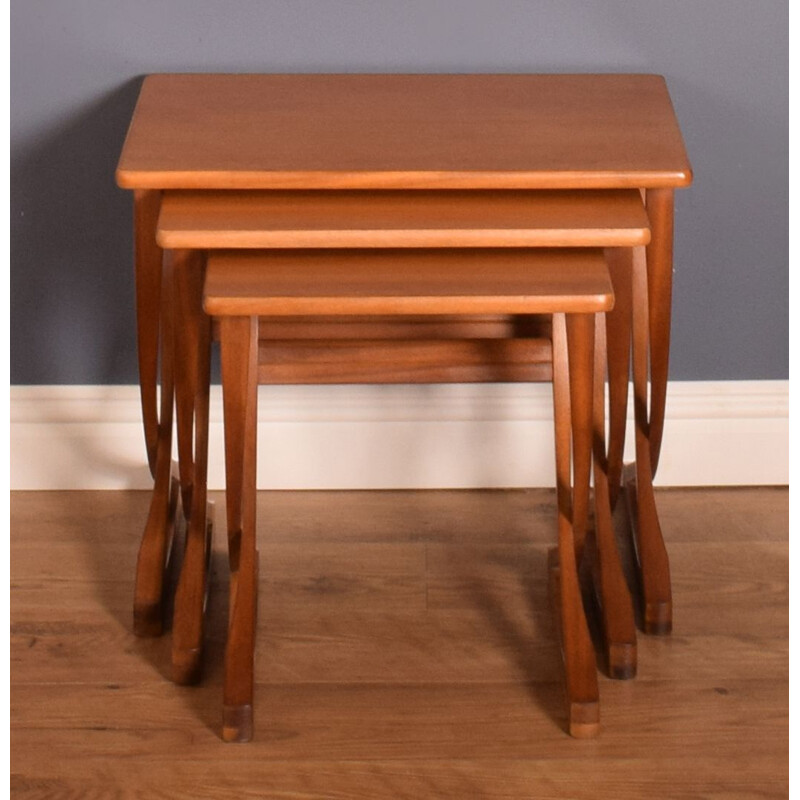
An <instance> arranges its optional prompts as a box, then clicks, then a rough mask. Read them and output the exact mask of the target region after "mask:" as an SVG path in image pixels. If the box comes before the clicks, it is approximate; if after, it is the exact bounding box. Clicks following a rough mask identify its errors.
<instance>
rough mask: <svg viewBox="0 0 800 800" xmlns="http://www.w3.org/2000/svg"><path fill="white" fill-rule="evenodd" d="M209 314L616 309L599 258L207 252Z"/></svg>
mask: <svg viewBox="0 0 800 800" xmlns="http://www.w3.org/2000/svg"><path fill="white" fill-rule="evenodd" d="M203 298H204V301H203V305H204V308H205V310H206V312H207V313H208V314H211V315H220V316H228V315H234V316H237V315H255V316H261V315H264V316H273V315H274V316H282V315H289V316H294V315H298V314H299V315H309V316H317V315H322V316H325V317H327V316H329V315H331V314H345V315H360V314H365V315H382V314H386V315H394V314H400V315H408V314H436V315H440V314H553V313H558V312H561V313H576V314H594V313H597V312H600V311H608V310H609V309H611V308H612V307H613V305H614V291H613V288H612V285H611V278H610V276H609V273H608V269H607V267H606V262H605V259H604V257H603V251H602V250H595V249H592V248H586V247H583V248H580V249H569V248H560V249H558V250H548V249H544V248H537V249H523V250H518V249H508V248H503V249H494V248H484V249H480V250H464V249H463V248H459V249H455V250H449V249H436V250H364V249H359V250H214V251H211V253H209V256H208V265H207V269H206V276H205V287H204V292H203Z"/></svg>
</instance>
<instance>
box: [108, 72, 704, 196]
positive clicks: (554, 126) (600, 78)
mask: <svg viewBox="0 0 800 800" xmlns="http://www.w3.org/2000/svg"><path fill="white" fill-rule="evenodd" d="M691 180H692V172H691V166H690V164H689V161H688V158H687V156H686V151H685V149H684V145H683V140H682V137H681V134H680V130H679V128H678V124H677V121H676V119H675V114H674V111H673V108H672V103H671V101H670V98H669V94H668V92H667V87H666V84H665V81H664V79H663V78H662V77H660V76H658V75H629V74H617V75H610V74H608V75H452V74H447V75H445V74H442V75H363V74H347V75H341V74H340V75H319V74H315V75H297V74H295V75H226V74H161V75H150V76H148V77H147V78H145V80H144V83H143V85H142V89H141V93H140V95H139V100H138V103H137V105H136V109H135V112H134V116H133V119H132V122H131V125H130V128H129V131H128V135H127V138H126V141H125V145H124V148H123V151H122V155H121V157H120V161H119V165H118V168H117V182H118V184H119V185H120V186H122V187H123V188H128V189H326V188H327V189H330V188H339V189H345V188H356V189H366V188H372V189H380V188H384V189H389V188H415V189H423V188H428V189H444V188H450V189H478V188H486V189H502V188H505V189H523V188H527V189H554V188H562V189H574V188H586V189H596V188H634V187H635V188H664V187H680V186H687V185H688V184H689V183H691Z"/></svg>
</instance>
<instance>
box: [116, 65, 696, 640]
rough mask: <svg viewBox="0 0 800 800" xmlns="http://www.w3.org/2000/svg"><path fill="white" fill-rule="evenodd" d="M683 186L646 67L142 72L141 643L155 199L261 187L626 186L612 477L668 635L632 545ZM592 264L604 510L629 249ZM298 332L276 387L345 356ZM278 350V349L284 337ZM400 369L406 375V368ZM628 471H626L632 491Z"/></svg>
mask: <svg viewBox="0 0 800 800" xmlns="http://www.w3.org/2000/svg"><path fill="white" fill-rule="evenodd" d="M691 179H692V173H691V167H690V165H689V162H688V159H687V157H686V154H685V150H684V147H683V142H682V139H681V135H680V131H679V128H678V125H677V122H676V120H675V115H674V112H673V110H672V105H671V102H670V99H669V95H668V92H667V89H666V85H665V83H664V80H663V79H662V78H660V77H659V76H654V75H503V76H501V75H435V76H433V75H279V76H277V75H153V76H149V77H147V78H146V79H145V81H144V84H143V86H142V90H141V93H140V98H139V101H138V103H137V107H136V110H135V113H134V117H133V120H132V123H131V126H130V129H129V132H128V136H127V138H126V142H125V146H124V148H123V153H122V156H121V158H120V162H119V166H118V170H117V180H118V183H119V185H121V186H124V187H126V188H130V189H133V190H134V196H135V208H134V224H135V247H136V252H135V265H136V286H137V332H138V343H139V368H140V383H141V388H142V409H143V421H144V428H145V442H146V445H147V453H148V460H149V463H150V466H151V471H153V473H154V477H155V482H156V491H155V492H154V495H153V500H152V505H151V512H150V516H149V520H148V526H147V529H146V532H145V535H144V537H143V541H142V552H141V555H140V565H139V570H138V574H137V588H136V603H135V609H136V610H135V627H136V629H137V630H138V631H140V632H142V633H145V632H148V631H149V632H151V633H154V632H156V630H157V629H158V628H159V626H160V623H158V624H155V623H151V622H150V620H153V619H157V618H158V614H159V609H160V606H161V597H160V595H159V592H160V586H161V585H162V584H161V577H160V576H161V574H162V572H163V566H164V563H165V560H166V555H167V554H168V552H169V541H170V536H171V530H172V522H171V520H172V518H173V516H174V509H175V507H176V491H175V488H174V486H176V485H177V481H174V480H173V478H172V477H171V476H172V475H173V465H172V463H171V455H170V453H171V423H172V419H171V415H172V358H173V357H172V354H171V352H170V350H171V333H170V330H171V328H170V325H171V322H170V313H171V312H170V311H169V308H170V303H171V301H170V298H169V296H168V295H169V291H167V292H164V291H162V281H163V280H164V277H163V276H162V251H161V249H160V247H159V245H158V243H157V242H156V223H157V220H158V216H159V210H160V207H161V204H162V203H161V201H162V193H163V191H164V190H167V189H176V190H192V191H194V190H200V191H201V192H207V191H208V190H226V191H228V190H234V189H236V190H240V189H241V190H259V191H264V190H270V192H269V193H270V194H272V193H273V192H274V193H275V195H277V192H276V191H275V190H293V191H294V190H303V191H307V190H322V189H324V190H326V193H327V191H330V190H338V191H342V192H350V191H352V190H358V191H359V192H360V191H365V190H370V191H375V190H386V189H392V190H397V189H414V190H415V191H427V192H430V191H431V190H436V191H443V190H457V191H459V192H463V191H465V190H468V191H469V192H473V191H478V190H510V189H513V190H526V191H527V190H535V189H546V190H548V191H552V190H587V189H591V190H598V189H602V190H607V189H620V188H636V189H639V190H640V191H641V193H642V195H643V197H644V199H645V205H646V209H647V215H648V219H649V224H650V228H651V231H652V236H651V241H650V243H649V245H647V263H646V270H647V298H648V300H647V303H648V309H647V321H646V325H643V326H642V325H641V324H640V335H639V336H638V337H633V344H634V361H635V360H636V351H637V349H638V353H639V358H640V366H639V368H638V369H637V370H635V374H634V379H635V383H637V382H638V389H637V390H636V391H637V398H638V405H637V414H636V418H637V463H636V465H635V467H632V468H631V469H629V470H628V471H627V472H626V476H625V477H626V479H625V481H624V483H625V486H626V488H627V489H628V490H629V491H626V496H627V498H628V500H629V505H630V506H631V507H632V508H633V509H636V508H637V507H638V509H639V510H640V512H641V509H645V508H646V509H649V511H645V513H644V514H641V513H640V515H639V517H638V519H637V524H638V528H639V534H638V539H637V544H638V545H639V546H640V547H639V551H640V552H639V555H640V557H642V567H643V572H642V576H641V578H642V584H643V586H644V592H645V595H646V596H649V597H650V600H649V601H648V604H649V606H650V607H651V609H653V611H652V613H651V614H650V615H649V619H650V620H651V622H650V623H646V629H648V630H651V631H654V632H658V631H661V632H664V631H666V630H668V629H669V626H670V624H671V612H670V609H671V596H670V589H669V576H668V573H666V574H665V572H664V570H663V566H662V565H663V563H666V562H665V561H664V559H658V558H657V559H655V560H653V559H649V560H648V558H647V557H646V556H643V554H642V547H641V541H642V540H644V541H656V542H657V541H659V540H661V534H660V531H659V530H658V527H657V516H656V515H655V505H654V501H653V499H652V477H653V474H654V473H655V467H656V465H657V462H658V455H659V452H660V442H661V435H662V430H663V421H664V399H665V392H666V377H667V362H668V352H669V318H670V304H671V281H672V235H673V232H672V225H673V216H672V215H673V211H672V209H673V190H674V189H675V188H679V187H682V186H687V185H689V184H690V183H691ZM420 197H422V195H421V194H420ZM204 202H205V201H204ZM607 255H608V260H609V266H610V268H611V271H612V275H615V276H616V277H615V292H616V294H617V297H618V305H617V308H616V309H615V311H614V312H611V313H610V314H609V315H608V333H609V337H608V347H609V353H610V363H609V391H610V399H611V405H610V418H611V425H610V431H609V453H608V468H609V476H610V477H609V494H610V498H611V500H612V502H613V500H614V499H615V497H616V494H617V492H618V490H619V485H620V476H621V454H622V441H623V440H622V438H621V433H620V431H619V429H618V427H617V429H615V426H614V424H613V421H614V419H615V418H619V416H620V414H622V417H623V418H624V403H625V400H624V397H625V396H626V394H627V377H628V369H629V366H628V354H629V352H630V345H629V338H628V337H630V330H631V314H630V313H628V312H626V311H625V309H626V307H628V308H630V306H629V303H630V301H629V299H626V294H627V297H628V298H629V297H630V294H631V290H630V289H627V288H626V286H625V282H624V281H622V283H619V276H620V275H622V276H624V275H626V274H627V275H628V276H629V275H630V274H631V255H630V252H629V251H624V250H608V252H607ZM626 265H627V266H626ZM618 283H619V285H618ZM167 284H170V285H171V283H170V281H167ZM626 304H628V305H627V306H626ZM365 323H366V324H367V325H373V326H377V329H379V330H381V335H380V337H379V338H380V340H381V343H382V346H383V347H384V349H385V352H387V354H389V355H388V356H387V357H392V356H391V351H392V348H393V347H395V345H394V344H393V342H392V341H391V340H392V339H396V338H398V337H397V335H396V334H390V336H389V337H388V338H389V340H390V341H388V342H387V341H386V336H385V332H386V331H387V330H389V329H391V328H392V326H391V325H390V326H388V327H387V325H386V323H385V322H384V321H381V320H374V321H366V320H365ZM452 323H453V325H454V326H456V327H458V326H460V325H462V324H463V323H461V322H459V321H456V320H453V321H452ZM640 323H641V320H640ZM276 324H277V325H278V326H279V327H283V329H284V330H285V331H289V330H293V331H294V332H293V333H292V334H291V335H290V336H288V337H287V339H286V340H284V341H285V342H288V343H289V344H290V345H292V346H294V345H295V344H296V341H295V339H296V324H295V323H293V322H292V321H291V320H288V319H287V320H281V321H279V322H278V323H275V322H270V321H268V320H262V321H261V323H260V325H261V327H262V328H263V327H264V326H271V327H274V326H275V325H276ZM318 324H320V325H323V326H325V329H327V330H328V331H331V330H332V329H339V327H340V326H342V327H347V326H348V325H350V323H347V322H343V321H342V320H335V321H332V322H331V321H329V322H320V323H318ZM520 324H522V327H523V328H524V327H527V326H529V325H530V322H528V321H525V320H517V321H514V320H513V319H512V320H507V319H506V320H495V321H489V322H487V327H493V328H494V329H495V330H496V332H497V333H499V331H500V330H501V329H503V328H504V327H510V328H511V329H512V330H514V329H515V328H516V327H517V326H518V325H520ZM446 325H447V324H446V323H445V327H446ZM420 327H421V328H422V327H424V326H420ZM320 330H322V328H320ZM307 336H310V341H306V343H305V347H306V350H307V351H309V352H310V355H309V358H308V362H307V366H306V367H305V368H303V369H301V370H299V372H297V371H296V372H294V373H292V372H291V370H290V371H289V373H288V374H287V378H288V379H290V380H291V379H294V378H297V379H299V380H315V381H320V380H324V379H325V376H326V375H330V374H337V370H340V369H341V365H342V363H343V362H345V361H348V354H347V353H346V352H345V351H343V349H342V348H345V347H346V346H345V345H343V344H341V343H340V344H339V351H340V352H342V357H341V358H339V359H338V360H337V359H335V358H334V359H333V362H332V363H331V362H326V361H325V360H324V359H323V360H319V359H318V358H317V356H316V353H317V352H318V351H317V350H315V348H314V346H313V344H312V343H311V342H313V331H311V332H310V333H308V334H307ZM400 338H403V337H402V336H401V337H400ZM412 338H413V337H412ZM464 341H466V340H464ZM643 341H644V343H645V345H643V344H642V342H643ZM501 342H502V337H500V336H498V337H495V339H494V340H493V347H494V353H493V354H491V355H489V360H490V361H491V360H492V359H494V358H499V359H503V358H505V357H506V356H507V355H508V352H507V350H506V347H505V346H504V345H501ZM428 344H433V343H432V342H429V343H428ZM445 344H446V345H447V346H448V347H451V346H454V345H453V344H452V343H445ZM462 344H463V342H462ZM508 344H509V345H512V342H509V343H508ZM418 346H422V344H421V343H419V342H418ZM459 346H460V345H459ZM512 346H513V345H512ZM276 347H277V348H278V353H280V352H281V350H280V348H281V345H280V344H278V345H276ZM289 349H290V350H291V349H292V348H291V347H290V348H289ZM423 349H424V348H423ZM462 352H463V351H462ZM466 355H467V357H466V358H465V369H464V370H462V371H461V372H459V373H458V374H457V375H456V376H455V377H454V378H453V379H456V380H459V379H461V380H464V379H466V380H470V379H481V380H485V379H488V380H491V379H498V378H496V377H493V375H494V374H505V375H508V376H509V377H508V379H530V377H531V373H530V371H528V372H526V373H524V374H523V373H521V372H517V371H515V370H516V366H515V364H514V358H511V359H509V363H508V364H505V365H501V369H499V370H497V371H496V372H495V373H493V370H492V369H486V368H485V367H483V366H481V365H480V364H479V363H478V362H479V361H480V358H478V357H477V352H476V351H475V350H474V349H473V350H472V351H471V352H469V353H468V354H466ZM434 360H435V359H434ZM363 361H364V359H363V358H362V362H363ZM642 364H643V365H644V369H642ZM546 369H547V365H544V366H543V367H542V369H541V371H540V373H539V374H540V375H541V376H542V377H545V378H546V377H547V375H546ZM159 373H161V400H160V405H161V409H160V410H159V400H158V384H159ZM648 374H649V377H650V382H651V388H650V393H649V396H648V391H647V385H646V378H647V375H648ZM397 375H398V376H399V379H405V378H409V379H412V380H413V379H414V378H415V372H414V369H413V367H412V366H411V365H409V366H408V368H407V369H406V371H405V372H404V371H403V370H402V369H401V370H400V371H399V372H398V373H397ZM459 375H460V376H461V377H458V376H459ZM470 375H472V376H473V377H469V376H470ZM465 376H467V377H465ZM352 377H354V378H355V379H359V378H360V379H366V380H369V379H372V378H375V377H376V375H375V374H374V373H371V371H370V369H368V368H366V367H365V365H364V364H363V363H362V367H361V368H359V367H358V365H356V369H355V370H354V373H353V374H352ZM416 377H417V378H418V379H420V380H426V379H436V370H435V369H434V368H433V367H429V368H424V369H422V370H421V371H420V372H419V373H416ZM643 381H644V383H643ZM184 428H185V426H184ZM639 438H641V439H642V443H641V444H640V443H639V441H638V439H639ZM183 449H185V447H184V448H183ZM631 472H635V473H636V475H637V480H636V481H635V482H634V481H632V480H631V479H630V474H629V473H631ZM634 487H635V488H634ZM653 520H655V524H654V523H653ZM660 547H661V548H663V540H661V541H660ZM644 549H645V550H647V547H645V548H644ZM655 549H658V548H655ZM665 555H666V551H665V550H664V556H665ZM665 615H666V616H665ZM652 620H656V622H654V623H653V622H652Z"/></svg>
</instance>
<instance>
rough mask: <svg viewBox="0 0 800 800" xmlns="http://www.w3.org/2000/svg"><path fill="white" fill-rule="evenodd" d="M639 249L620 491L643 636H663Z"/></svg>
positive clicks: (661, 556) (663, 578) (665, 582)
mask: <svg viewBox="0 0 800 800" xmlns="http://www.w3.org/2000/svg"><path fill="white" fill-rule="evenodd" d="M647 267H648V265H647V262H646V258H645V252H644V248H641V247H637V248H634V255H633V395H634V415H635V419H636V464H635V466H632V467H629V468H626V470H625V476H624V478H625V488H626V495H627V497H628V498H629V500H635V502H634V503H632V504H631V507H630V508H629V517H630V521H631V525H632V527H633V529H634V544H635V545H636V555H637V558H638V561H639V569H640V576H641V585H642V594H643V599H644V629H645V632H646V633H657V634H665V633H669V632H670V631H671V630H672V588H671V581H670V572H669V558H668V556H667V550H666V547H665V545H664V537H663V535H662V533H661V525H660V523H659V521H658V511H657V509H656V503H655V495H654V493H653V471H654V470H653V468H652V460H651V439H650V433H651V430H652V427H651V424H650V419H649V417H648V402H647V382H648V343H649V325H648V316H649V314H648V278H647Z"/></svg>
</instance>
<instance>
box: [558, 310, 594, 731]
mask: <svg viewBox="0 0 800 800" xmlns="http://www.w3.org/2000/svg"><path fill="white" fill-rule="evenodd" d="M587 333H588V331H587V326H586V325H585V324H583V323H581V322H577V324H572V325H571V326H570V336H571V338H572V341H571V343H570V349H575V350H576V351H577V352H579V353H582V352H584V351H585V350H588V351H589V353H590V354H591V344H590V343H589V342H586V341H585V337H586V335H587ZM582 337H583V338H582ZM574 367H575V365H574V364H570V365H569V367H568V355H567V330H566V321H565V319H564V315H563V314H555V315H553V399H554V417H555V440H556V495H557V502H558V551H557V555H556V553H551V554H550V562H549V566H550V570H549V574H550V586H551V591H552V592H553V600H554V608H555V610H556V618H557V626H556V627H557V630H558V633H559V640H560V645H561V655H562V659H563V665H564V685H565V691H566V698H567V717H568V724H569V732H570V734H571V735H572V736H574V737H578V738H585V737H591V736H596V735H597V733H598V732H599V727H600V694H599V689H598V685H597V662H596V659H595V654H594V648H593V646H592V640H591V637H590V635H589V628H588V625H587V622H586V616H585V613H584V609H583V601H582V599H581V592H580V585H579V581H578V570H577V554H576V550H575V537H574V532H573V527H572V521H573V502H572V491H571V479H570V472H571V470H570V466H571V464H570V462H571V458H570V449H571V438H572V433H571V428H572V427H573V426H572V424H571V422H572V421H571V419H570V416H571V406H572V403H571V398H570V380H569V370H570V369H574ZM589 371H590V372H591V360H590V361H589ZM590 385H591V384H590ZM591 412H592V409H591V401H590V402H589V404H588V405H587V406H585V408H581V409H579V411H578V417H579V418H581V420H585V418H588V421H587V422H585V424H586V425H587V426H588V427H589V428H591ZM572 418H573V420H574V419H575V412H572ZM576 446H577V444H576ZM589 447H590V448H591V443H590V444H589ZM590 456H591V452H590ZM587 480H588V477H587Z"/></svg>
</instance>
